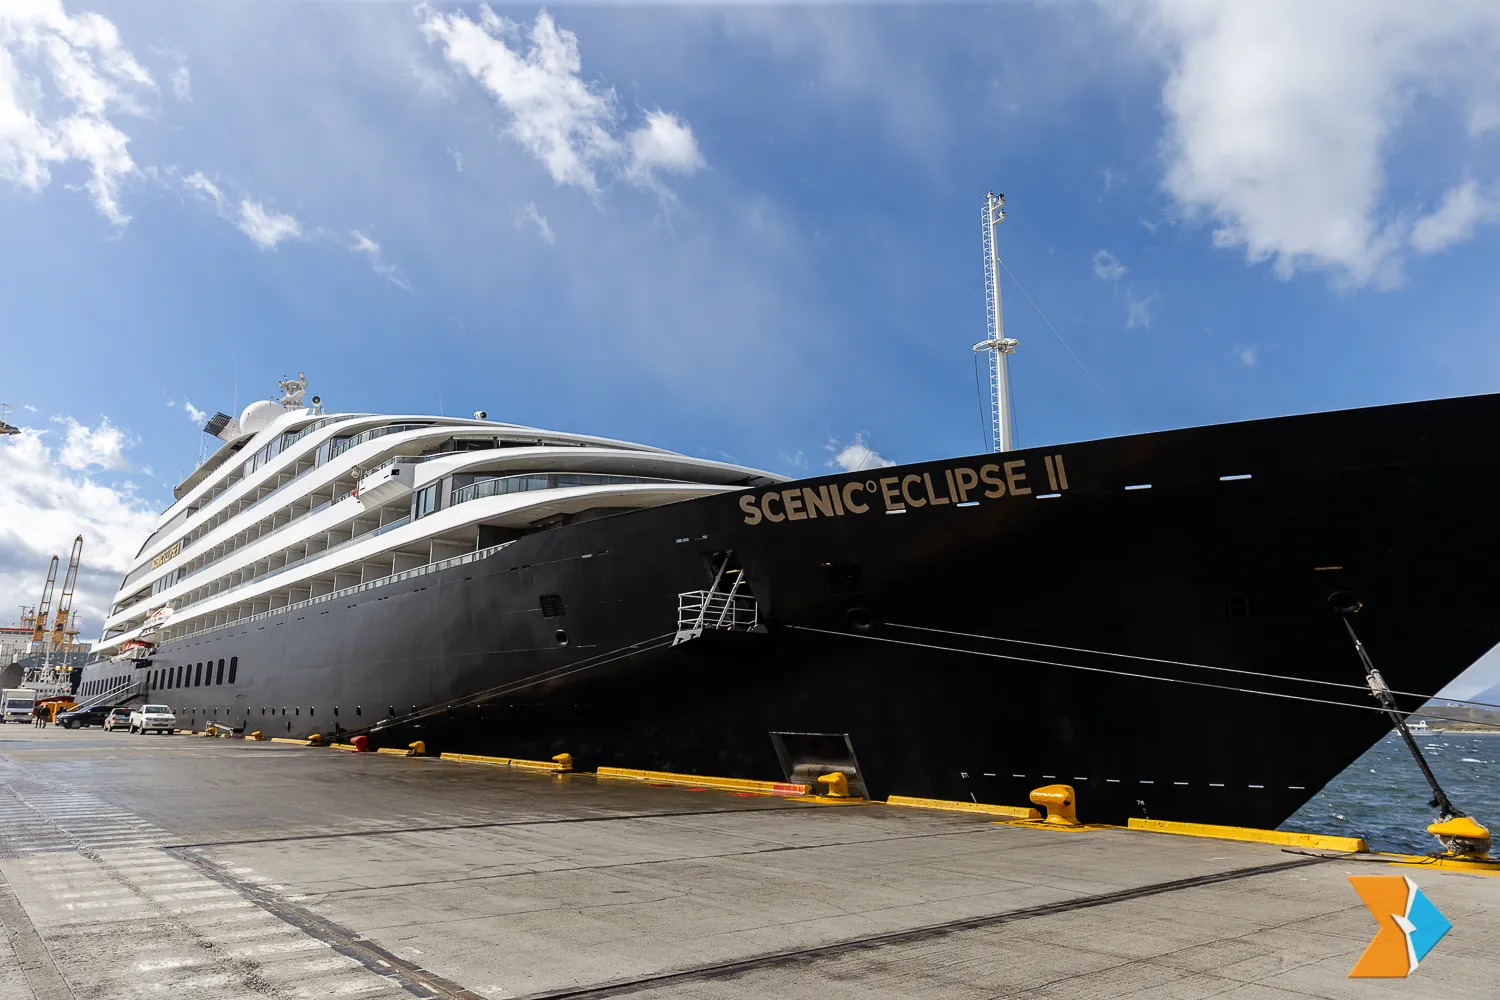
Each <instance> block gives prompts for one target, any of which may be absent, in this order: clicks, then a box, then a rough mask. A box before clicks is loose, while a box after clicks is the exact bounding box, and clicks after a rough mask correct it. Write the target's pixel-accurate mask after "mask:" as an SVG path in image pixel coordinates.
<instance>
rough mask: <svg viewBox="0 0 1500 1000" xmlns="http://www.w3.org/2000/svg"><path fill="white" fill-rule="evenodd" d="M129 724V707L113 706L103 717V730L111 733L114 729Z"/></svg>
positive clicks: (122, 727)
mask: <svg viewBox="0 0 1500 1000" xmlns="http://www.w3.org/2000/svg"><path fill="white" fill-rule="evenodd" d="M128 725H130V709H128V708H114V709H110V713H109V714H108V715H106V716H105V717H104V731H105V732H106V733H112V732H114V731H115V730H116V729H124V728H125V727H126V726H128Z"/></svg>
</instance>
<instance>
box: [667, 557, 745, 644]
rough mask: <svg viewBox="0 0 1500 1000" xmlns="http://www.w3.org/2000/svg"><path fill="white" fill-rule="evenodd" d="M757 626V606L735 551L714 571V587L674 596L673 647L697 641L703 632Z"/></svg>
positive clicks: (721, 561)
mask: <svg viewBox="0 0 1500 1000" xmlns="http://www.w3.org/2000/svg"><path fill="white" fill-rule="evenodd" d="M759 624H760V606H759V603H758V602H757V601H756V599H755V595H754V594H752V593H750V583H749V581H748V580H746V579H745V571H744V569H743V568H741V567H740V565H739V560H738V559H736V558H735V557H734V550H733V549H729V550H727V551H726V552H725V553H724V557H723V558H722V559H721V560H720V561H719V564H718V567H717V568H716V569H715V571H714V582H713V586H711V587H710V588H709V589H708V590H689V591H687V592H686V593H682V594H678V595H677V635H676V637H675V638H674V639H673V640H672V645H674V646H676V645H679V644H681V643H684V642H687V641H688V640H689V639H696V638H698V637H699V636H701V635H702V634H703V632H704V630H705V629H720V630H724V631H733V632H750V631H753V630H755V629H756V627H757V626H758V625H759Z"/></svg>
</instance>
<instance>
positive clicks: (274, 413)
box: [240, 399, 286, 434]
mask: <svg viewBox="0 0 1500 1000" xmlns="http://www.w3.org/2000/svg"><path fill="white" fill-rule="evenodd" d="M285 412H286V408H285V407H283V406H282V405H281V404H280V403H276V402H273V401H271V400H269V399H257V400H256V401H255V402H253V403H251V404H250V405H249V406H247V407H245V412H244V413H241V414H240V431H241V432H242V433H245V434H259V433H260V432H261V431H263V430H265V429H266V428H267V427H270V426H271V422H272V421H273V420H275V419H276V418H277V417H279V416H281V415H282V414H283V413H285Z"/></svg>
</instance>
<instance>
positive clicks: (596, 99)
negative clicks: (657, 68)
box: [417, 4, 704, 196]
mask: <svg viewBox="0 0 1500 1000" xmlns="http://www.w3.org/2000/svg"><path fill="white" fill-rule="evenodd" d="M417 10H418V12H419V14H420V16H421V17H422V33H423V34H424V35H426V36H427V40H428V41H429V42H430V43H437V44H439V45H440V46H441V47H442V52H443V57H444V58H445V59H446V60H447V61H448V63H449V64H450V65H451V66H453V67H454V68H455V69H456V70H459V71H460V72H462V73H466V74H468V76H469V77H471V78H472V79H474V80H476V81H477V82H478V83H479V84H480V85H481V86H482V87H484V89H485V90H486V91H488V92H489V94H490V96H491V97H492V98H494V100H495V103H496V104H497V105H499V107H500V108H501V110H503V111H504V112H505V113H506V115H508V116H509V118H510V126H509V129H508V131H509V133H510V135H511V137H512V138H514V139H515V140H516V141H517V142H518V143H520V144H521V146H522V148H524V149H525V150H526V151H527V152H529V153H530V154H531V155H532V156H535V157H536V158H537V159H538V160H540V161H541V162H542V164H543V165H545V166H546V168H547V172H548V173H549V174H551V176H552V179H553V181H554V182H556V183H558V184H568V185H572V186H574V187H578V188H582V189H583V190H584V191H587V192H588V193H589V194H591V195H595V196H597V195H598V194H599V171H600V170H610V171H614V172H617V173H620V174H622V175H623V176H625V177H626V178H627V179H629V180H631V181H632V182H634V183H636V184H640V185H642V186H645V187H650V188H652V189H653V190H657V191H658V192H662V193H665V192H663V191H662V189H661V188H660V187H659V186H658V183H657V181H656V178H655V171H656V170H667V171H671V172H674V173H680V174H691V173H693V172H694V171H696V170H698V169H699V168H700V167H702V166H704V160H703V155H702V153H701V152H700V151H699V150H698V144H697V141H696V140H695V139H694V138H693V133H692V129H691V128H690V127H689V126H688V125H687V123H686V122H684V121H682V120H681V119H680V118H678V117H677V116H676V115H674V114H671V113H669V112H665V111H661V110H657V111H653V112H649V113H648V114H647V116H646V124H645V125H644V126H643V127H641V128H638V129H636V130H634V131H630V132H626V133H623V134H622V133H621V132H620V128H619V123H618V120H619V117H620V113H619V100H618V98H617V97H616V96H615V92H614V90H613V89H612V88H609V87H606V86H603V85H602V84H598V83H592V82H590V81H587V80H585V79H583V77H582V70H583V58H582V56H581V55H580V54H579V49H578V36H577V35H575V34H574V33H573V32H571V31H568V30H567V29H565V28H559V27H558V26H557V22H556V21H554V20H553V18H552V15H551V14H549V13H547V12H546V11H545V10H544V11H542V12H540V13H539V14H537V17H536V21H535V22H533V23H532V25H531V27H530V29H526V28H524V27H523V26H521V25H519V24H516V23H515V22H513V21H509V20H507V19H505V18H503V17H500V16H498V15H497V14H495V12H494V11H492V10H491V9H490V8H489V7H488V6H485V5H483V4H481V5H480V7H479V15H478V20H477V21H474V20H470V19H469V17H468V15H467V14H464V13H462V12H456V13H452V14H440V13H438V12H436V11H434V10H433V9H432V8H430V7H428V6H426V5H425V4H424V5H422V6H419V7H418V8H417Z"/></svg>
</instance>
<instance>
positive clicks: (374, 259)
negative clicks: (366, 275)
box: [349, 229, 411, 291]
mask: <svg viewBox="0 0 1500 1000" xmlns="http://www.w3.org/2000/svg"><path fill="white" fill-rule="evenodd" d="M349 235H350V236H351V237H352V238H353V240H354V243H353V244H351V245H350V247H349V249H350V251H352V252H353V253H362V254H364V255H365V257H367V258H368V259H369V261H370V270H372V271H374V272H375V273H376V274H378V275H380V276H381V277H382V278H384V279H385V280H386V281H389V282H390V283H391V284H393V285H397V286H399V287H401V288H405V289H406V290H407V291H411V286H410V285H408V284H407V283H406V278H404V277H403V276H402V274H401V271H400V269H399V268H397V267H396V265H394V264H390V263H387V262H386V259H385V257H383V256H382V255H381V253H380V244H379V243H376V242H375V241H374V240H372V239H370V238H369V237H368V236H366V235H365V234H364V233H362V232H360V231H359V230H358V229H356V230H354V231H352V232H351V233H350V234H349Z"/></svg>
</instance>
